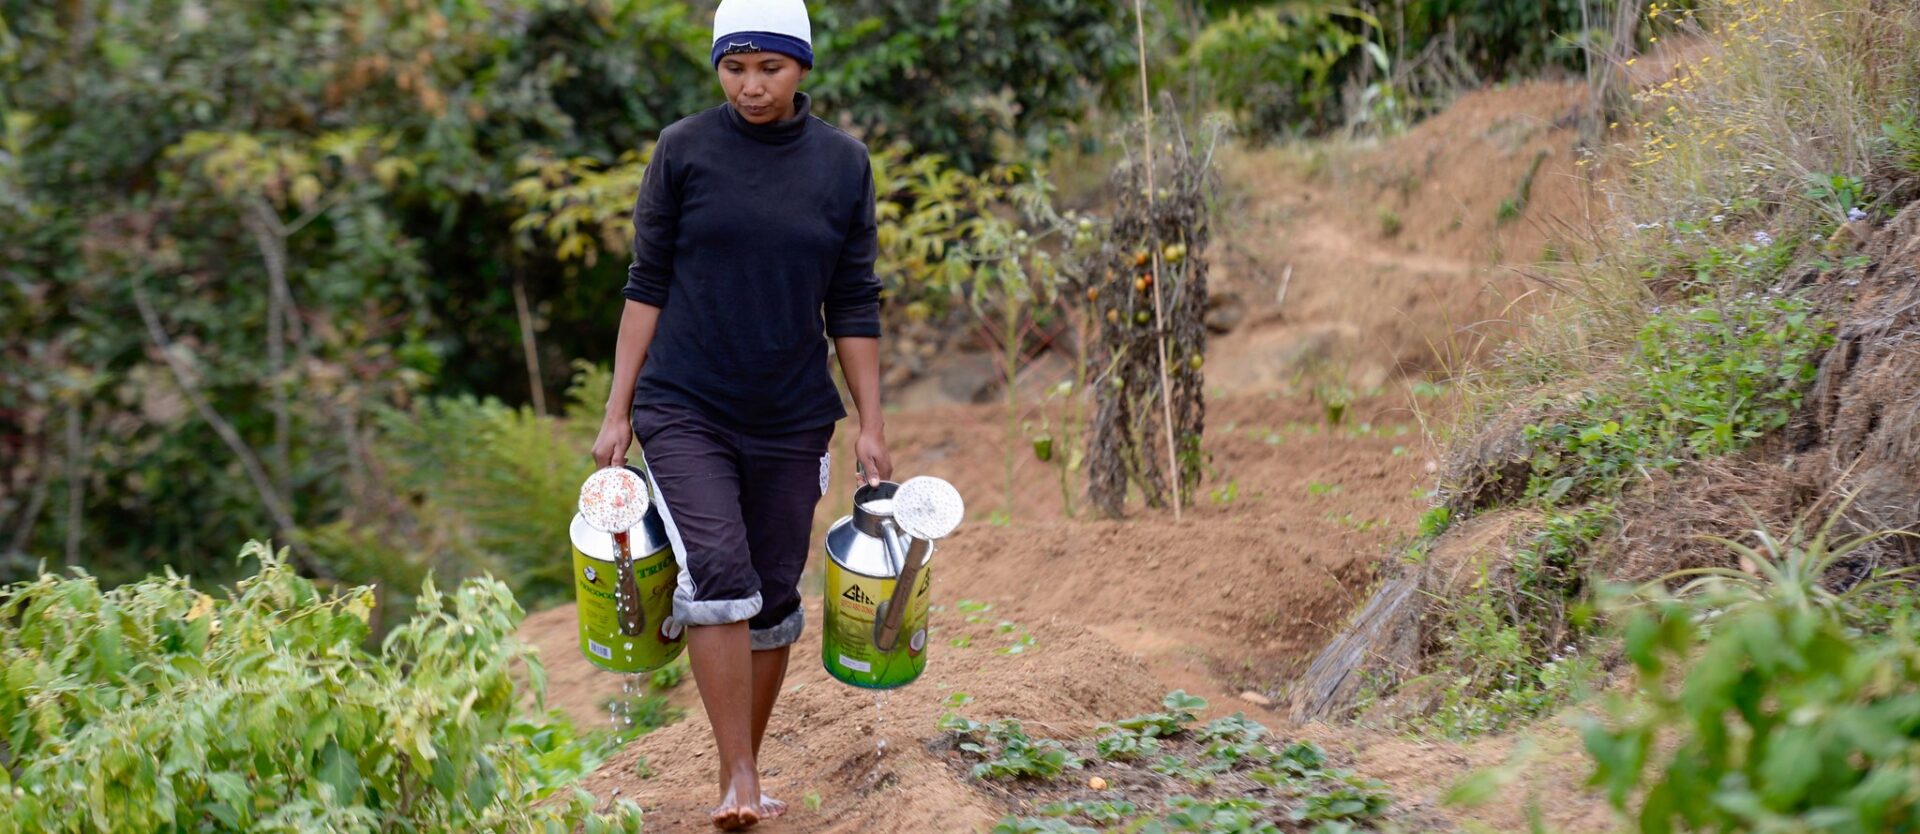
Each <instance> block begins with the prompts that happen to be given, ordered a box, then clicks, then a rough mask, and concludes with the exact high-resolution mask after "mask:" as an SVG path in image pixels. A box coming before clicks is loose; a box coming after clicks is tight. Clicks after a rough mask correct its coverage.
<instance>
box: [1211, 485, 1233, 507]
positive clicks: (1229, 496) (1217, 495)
mask: <svg viewBox="0 0 1920 834" xmlns="http://www.w3.org/2000/svg"><path fill="white" fill-rule="evenodd" d="M1208 494H1209V496H1210V497H1212V498H1213V503H1215V504H1219V505H1222V506H1224V505H1227V504H1231V503H1233V502H1234V501H1235V500H1237V499H1239V497H1240V482H1239V481H1237V480H1234V481H1228V482H1227V483H1226V485H1225V486H1217V487H1214V488H1213V489H1212V490H1211V491H1210V492H1209V493H1208Z"/></svg>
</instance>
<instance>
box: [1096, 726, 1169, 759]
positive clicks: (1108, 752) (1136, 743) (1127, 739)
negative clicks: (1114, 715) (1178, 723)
mask: <svg viewBox="0 0 1920 834" xmlns="http://www.w3.org/2000/svg"><path fill="white" fill-rule="evenodd" d="M1093 750H1094V753H1095V755H1098V756H1099V757H1100V758H1102V759H1106V760H1107V761H1110V762H1125V761H1132V760H1134V759H1139V758H1142V757H1145V756H1150V755H1153V754H1155V753H1158V752H1160V740H1159V739H1158V738H1156V737H1154V736H1151V735H1142V734H1140V733H1135V732H1129V731H1127V730H1115V731H1113V732H1111V733H1108V734H1107V735H1105V736H1102V737H1101V738H1100V740H1099V741H1096V742H1094V746H1093Z"/></svg>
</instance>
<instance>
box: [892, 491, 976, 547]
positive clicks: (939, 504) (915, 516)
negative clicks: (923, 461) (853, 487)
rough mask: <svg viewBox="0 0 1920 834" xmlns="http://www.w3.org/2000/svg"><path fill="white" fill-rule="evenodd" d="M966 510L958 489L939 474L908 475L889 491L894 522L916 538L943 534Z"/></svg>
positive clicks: (949, 530) (955, 525) (931, 538)
mask: <svg viewBox="0 0 1920 834" xmlns="http://www.w3.org/2000/svg"><path fill="white" fill-rule="evenodd" d="M966 512H967V508H966V504H965V502H963V501H961V500H960V490H957V489H954V488H953V484H950V483H947V482H946V481H943V480H940V479H939V478H932V477H927V476H924V475H923V476H921V477H918V478H914V479H911V480H909V481H907V482H906V483H904V484H901V485H900V490H899V491H898V492H895V493H894V494H893V520H894V523H896V524H898V525H900V529H901V530H903V531H905V532H906V534H907V535H909V536H912V537H914V538H916V539H926V540H928V541H931V540H933V539H942V538H946V537H947V534H949V533H952V532H953V528H955V527H959V526H960V522H961V520H962V519H963V518H965V516H966Z"/></svg>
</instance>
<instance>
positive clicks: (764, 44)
mask: <svg viewBox="0 0 1920 834" xmlns="http://www.w3.org/2000/svg"><path fill="white" fill-rule="evenodd" d="M742 52H778V53H780V54H782V55H785V56H787V57H789V58H792V59H794V60H796V61H799V62H800V65H801V66H804V67H806V68H808V69H812V68H813V47H812V46H811V45H809V44H808V43H807V42H806V41H803V40H801V39H799V38H796V37H794V36H792V35H780V34H775V33H773V32H735V33H733V34H731V35H728V36H726V37H724V38H721V39H719V40H717V41H714V42H713V65H714V66H716V67H717V66H720V58H721V56H724V55H736V54H739V53H742Z"/></svg>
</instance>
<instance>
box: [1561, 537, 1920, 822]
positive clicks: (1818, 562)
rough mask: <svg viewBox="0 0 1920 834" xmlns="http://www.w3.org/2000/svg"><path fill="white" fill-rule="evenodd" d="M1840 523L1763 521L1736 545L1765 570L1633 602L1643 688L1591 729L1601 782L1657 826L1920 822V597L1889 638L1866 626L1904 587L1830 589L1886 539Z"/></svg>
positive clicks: (1630, 654) (1630, 655)
mask: <svg viewBox="0 0 1920 834" xmlns="http://www.w3.org/2000/svg"><path fill="white" fill-rule="evenodd" d="M1833 518H1834V519H1835V520H1837V519H1839V518H1840V514H1839V513H1835V515H1834V516H1833ZM1831 527H1832V523H1831V522H1829V524H1828V525H1827V527H1826V528H1824V529H1818V530H1814V529H1808V528H1807V527H1806V526H1805V524H1804V522H1803V523H1802V525H1800V526H1797V527H1796V528H1795V529H1794V530H1792V531H1791V532H1789V533H1787V534H1786V535H1784V536H1777V535H1772V534H1769V532H1768V531H1765V530H1756V531H1754V536H1755V537H1757V538H1758V540H1759V541H1760V542H1761V543H1762V545H1761V547H1760V548H1758V549H1756V548H1751V547H1747V546H1744V545H1732V543H1731V542H1729V544H1730V545H1732V546H1733V548H1734V549H1735V550H1737V551H1739V552H1740V555H1741V556H1743V557H1744V559H1745V561H1746V562H1747V563H1748V564H1749V565H1751V567H1752V572H1751V573H1743V572H1741V571H1734V570H1730V569H1722V570H1710V571H1704V573H1708V574H1710V575H1709V576H1708V577H1707V578H1706V579H1704V580H1703V581H1702V582H1700V583H1697V584H1696V585H1694V586H1691V587H1690V588H1689V589H1686V590H1685V591H1683V592H1682V593H1680V594H1677V595H1669V594H1666V593H1664V592H1662V591H1661V590H1660V589H1659V588H1658V587H1655V588H1653V589H1649V590H1648V591H1646V593H1647V594H1648V595H1649V597H1650V599H1648V600H1647V601H1646V602H1645V603H1643V604H1641V605H1637V606H1634V607H1632V608H1631V609H1629V611H1628V614H1627V616H1626V617H1625V625H1624V631H1623V633H1624V637H1625V648H1626V656H1627V659H1628V660H1629V661H1630V662H1631V664H1632V667H1633V670H1634V672H1635V673H1636V676H1637V686H1636V687H1635V690H1634V693H1633V696H1634V697H1633V698H1632V699H1631V700H1628V699H1625V698H1619V699H1615V700H1614V701H1613V702H1612V703H1611V706H1610V708H1609V710H1608V712H1607V714H1606V716H1605V718H1604V719H1601V718H1595V719H1593V720H1591V721H1589V722H1588V723H1587V725H1586V727H1585V729H1584V736H1585V741H1586V747H1587V751H1588V753H1590V754H1591V755H1592V757H1593V759H1594V763H1595V765H1596V772H1595V775H1594V781H1595V783H1596V784H1600V785H1604V786H1605V787H1606V789H1607V794H1608V798H1609V799H1610V800H1611V801H1612V802H1613V804H1614V805H1615V806H1616V807H1618V808H1620V809H1622V810H1627V811H1630V812H1631V813H1633V814H1634V816H1635V818H1636V821H1637V822H1638V825H1639V829H1640V830H1641V831H1674V830H1689V831H1721V832H1742V831H1828V832H1860V834H1866V833H1867V832H1880V831H1907V830H1912V829H1914V828H1915V827H1916V826H1920V762H1916V760H1915V757H1914V750H1915V749H1916V745H1920V620H1916V619H1915V617H1914V610H1913V608H1912V607H1911V604H1909V605H1908V606H1907V607H1906V609H1905V612H1904V613H1903V614H1901V615H1899V616H1897V617H1896V618H1894V619H1893V620H1892V621H1891V622H1890V623H1887V624H1883V625H1884V627H1885V629H1886V630H1885V632H1884V633H1879V634H1873V633H1864V632H1862V631H1861V630H1860V629H1859V628H1857V625H1856V624H1857V622H1858V620H1859V618H1860V616H1861V614H1862V607H1861V606H1860V605H1859V603H1860V602H1861V601H1862V600H1863V599H1864V598H1865V597H1866V596H1868V595H1869V594H1870V593H1873V592H1875V590H1876V589H1880V590H1895V589H1890V588H1888V587H1887V586H1886V585H1885V583H1884V582H1868V583H1862V584H1859V585H1855V586H1853V587H1852V588H1850V589H1847V590H1845V591H1841V592H1835V591H1833V590H1831V589H1829V588H1828V587H1827V586H1826V585H1825V581H1826V579H1827V576H1826V575H1827V572H1828V569H1829V568H1831V567H1833V566H1834V565H1835V564H1836V562H1838V561H1839V560H1840V559H1842V558H1844V557H1845V556H1846V555H1847V553H1848V552H1850V551H1852V550H1853V549H1855V548H1857V547H1858V546H1859V545H1861V544H1864V543H1866V542H1867V541H1869V540H1870V539H1871V538H1873V537H1868V539H1855V540H1852V541H1849V542H1844V543H1842V542H1835V541H1833V540H1832V539H1831V538H1830V535H1831V533H1832V530H1831ZM1895 592H1896V593H1898V594H1902V595H1905V596H1906V597H1907V598H1908V599H1909V601H1910V600H1911V594H1912V591H1911V590H1910V589H1907V588H1905V587H1900V588H1898V589H1897V590H1895Z"/></svg>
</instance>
